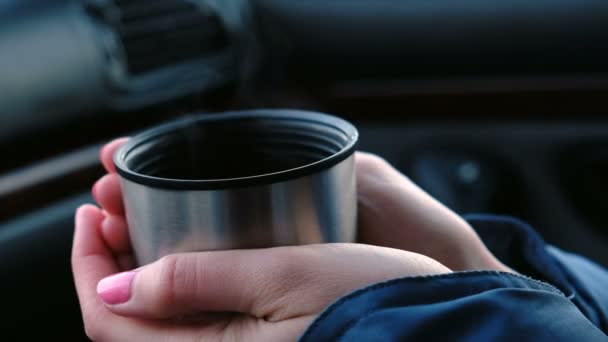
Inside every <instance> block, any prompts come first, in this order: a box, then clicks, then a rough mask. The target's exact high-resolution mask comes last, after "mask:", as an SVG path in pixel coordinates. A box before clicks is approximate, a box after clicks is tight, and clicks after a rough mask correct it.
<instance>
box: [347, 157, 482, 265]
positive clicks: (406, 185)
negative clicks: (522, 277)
mask: <svg viewBox="0 0 608 342" xmlns="http://www.w3.org/2000/svg"><path fill="white" fill-rule="evenodd" d="M355 161H356V167H357V196H358V226H359V232H358V233H359V234H358V236H359V238H360V239H361V241H362V242H364V243H369V244H372V245H378V246H387V247H392V248H398V249H404V250H408V251H412V252H416V253H420V254H424V255H428V256H429V257H431V258H433V259H435V260H437V261H439V262H440V263H442V264H444V265H446V266H448V267H450V268H451V269H454V270H465V269H467V267H471V265H478V264H480V265H484V266H475V267H476V268H474V269H485V268H486V267H485V263H486V260H492V258H491V253H489V251H487V249H486V248H485V246H484V245H483V243H482V242H481V240H480V238H479V237H478V236H477V234H476V233H475V231H474V230H473V229H472V228H471V227H470V226H469V225H468V223H466V222H465V221H464V220H463V219H462V218H461V217H460V216H459V215H457V214H456V213H454V212H453V211H452V210H450V209H449V208H447V207H446V206H444V205H443V204H442V203H440V202H439V201H437V200H436V199H435V198H433V197H432V196H430V195H429V194H427V193H426V192H425V191H424V190H422V189H421V188H420V187H418V186H417V185H416V184H414V183H413V182H412V181H411V180H410V179H409V178H407V177H406V176H404V175H403V174H401V173H400V172H399V171H397V170H396V169H395V168H393V167H392V166H391V165H390V164H389V163H387V162H386V161H384V160H383V159H382V158H379V157H377V156H374V155H371V154H368V153H357V155H356V158H355ZM429 241H432V242H433V243H429ZM475 250H478V251H481V252H480V253H471V251H475ZM478 255H480V256H481V257H479V258H478V257H477V256H478ZM477 259H479V260H477ZM477 267H479V268H477Z"/></svg>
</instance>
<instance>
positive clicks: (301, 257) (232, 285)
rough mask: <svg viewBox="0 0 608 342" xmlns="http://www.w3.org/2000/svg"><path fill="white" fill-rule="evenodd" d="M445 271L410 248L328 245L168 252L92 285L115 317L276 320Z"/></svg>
mask: <svg viewBox="0 0 608 342" xmlns="http://www.w3.org/2000/svg"><path fill="white" fill-rule="evenodd" d="M445 272H449V270H448V269H447V268H445V267H444V266H443V265H441V264H439V263H437V262H436V261H434V260H432V259H429V258H427V257H424V256H422V255H418V254H414V253H409V252H405V251H399V250H392V249H388V248H381V247H373V246H365V245H356V244H334V245H331V244H330V245H312V246H299V247H278V248H270V249H259V250H236V251H219V252H202V253H188V254H176V255H170V256H167V257H164V258H163V259H161V260H159V261H157V262H155V263H153V264H150V265H148V266H145V267H143V268H141V269H140V270H138V271H136V272H127V273H120V274H118V275H115V276H112V277H109V278H106V279H103V280H102V281H100V282H99V284H98V287H97V290H98V294H99V296H100V297H101V299H102V300H103V301H104V303H105V304H106V306H107V307H108V308H109V309H110V310H111V311H113V312H114V313H116V314H119V315H123V316H131V317H140V318H154V319H165V318H171V317H175V316H181V315H188V314H193V313H200V312H221V311H223V312H240V313H245V314H247V315H250V316H254V317H257V318H263V319H266V320H268V321H273V322H276V321H281V320H284V319H286V318H292V317H296V316H297V317H300V316H305V315H311V314H316V313H318V312H319V311H320V310H322V309H323V308H324V307H325V306H326V305H327V304H329V303H330V302H332V301H333V300H334V299H335V298H337V297H339V296H341V295H344V294H345V293H347V292H350V291H352V290H354V289H356V288H359V287H362V286H365V285H369V284H372V283H377V282H380V281H383V280H387V279H392V278H398V277H403V276H418V275H428V274H439V273H445Z"/></svg>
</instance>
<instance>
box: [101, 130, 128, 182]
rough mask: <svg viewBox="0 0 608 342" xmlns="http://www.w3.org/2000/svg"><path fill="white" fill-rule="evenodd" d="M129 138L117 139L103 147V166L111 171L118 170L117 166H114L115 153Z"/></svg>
mask: <svg viewBox="0 0 608 342" xmlns="http://www.w3.org/2000/svg"><path fill="white" fill-rule="evenodd" d="M128 140H129V138H119V139H115V140H112V141H111V142H109V143H107V144H106V145H105V146H104V147H102V148H101V150H100V152H99V159H100V160H101V163H102V164H103V167H104V168H105V169H106V171H108V172H109V173H114V172H116V168H115V167H114V153H115V152H116V150H117V149H118V148H119V147H120V146H122V144H124V143H126V142H127V141H128Z"/></svg>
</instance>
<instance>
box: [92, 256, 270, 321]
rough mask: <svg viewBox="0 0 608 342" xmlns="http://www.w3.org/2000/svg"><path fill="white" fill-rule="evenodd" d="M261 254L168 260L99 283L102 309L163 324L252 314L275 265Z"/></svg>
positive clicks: (182, 257)
mask: <svg viewBox="0 0 608 342" xmlns="http://www.w3.org/2000/svg"><path fill="white" fill-rule="evenodd" d="M265 259H267V258H265V253H263V252H261V253H253V252H252V251H229V252H228V251H226V252H223V251H222V252H201V253H185V254H175V255H169V256H166V257H164V258H162V259H160V260H158V261H156V262H154V263H152V264H149V265H147V266H144V267H142V268H140V269H137V270H135V271H131V272H124V273H119V274H116V275H114V276H111V277H108V278H105V279H103V280H101V281H100V282H99V283H98V286H97V292H98V295H99V296H100V298H101V299H102V301H103V302H104V303H105V304H106V306H107V307H108V308H109V309H110V310H111V311H113V312H114V313H117V314H119V315H123V316H136V317H141V318H153V319H164V318H171V317H175V316H179V315H184V314H191V313H198V312H201V311H210V312H220V311H230V312H246V313H251V312H252V311H253V309H254V308H256V307H257V306H256V305H255V304H256V303H255V301H256V300H257V299H258V298H261V296H262V295H263V293H252V290H251V289H252V288H254V286H252V284H255V283H259V282H261V281H262V279H259V278H260V275H263V274H268V273H269V272H271V268H273V267H274V266H275V264H276V262H273V261H272V260H265Z"/></svg>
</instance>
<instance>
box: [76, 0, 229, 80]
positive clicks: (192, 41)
mask: <svg viewBox="0 0 608 342" xmlns="http://www.w3.org/2000/svg"><path fill="white" fill-rule="evenodd" d="M87 8H88V9H89V13H91V14H92V15H94V16H95V17H97V18H98V19H100V20H101V21H102V22H103V23H104V24H106V25H108V26H110V27H111V29H112V30H113V31H114V32H115V33H116V34H117V35H118V37H119V39H120V42H121V44H122V46H123V49H124V52H125V55H126V56H125V57H126V59H127V61H126V62H127V66H128V70H129V72H130V73H131V74H142V73H146V72H149V71H153V70H156V69H160V68H163V67H168V66H172V65H174V64H177V63H181V62H186V61H189V60H194V59H198V58H201V57H205V56H207V55H212V54H214V53H215V52H217V51H218V50H220V49H222V48H223V47H225V46H226V45H227V43H228V40H227V35H226V32H225V30H224V29H223V26H222V23H221V20H220V19H219V17H218V16H217V14H216V13H214V11H213V10H212V9H211V8H206V7H204V5H201V4H198V3H195V2H193V1H186V0H154V1H149V0H103V1H100V0H96V1H89V4H88V6H87Z"/></svg>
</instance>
